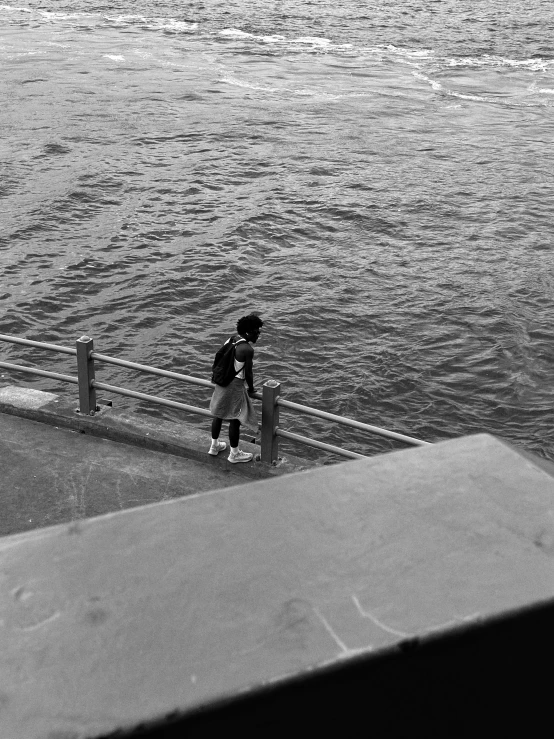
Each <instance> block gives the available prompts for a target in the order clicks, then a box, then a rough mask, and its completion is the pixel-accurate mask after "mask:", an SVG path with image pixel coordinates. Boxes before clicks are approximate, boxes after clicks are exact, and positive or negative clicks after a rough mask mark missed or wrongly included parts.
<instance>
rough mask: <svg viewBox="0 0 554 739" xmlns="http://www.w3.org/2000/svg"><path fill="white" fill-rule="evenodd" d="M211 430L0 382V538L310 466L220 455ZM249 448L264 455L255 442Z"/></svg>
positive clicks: (242, 444) (294, 462) (244, 444)
mask: <svg viewBox="0 0 554 739" xmlns="http://www.w3.org/2000/svg"><path fill="white" fill-rule="evenodd" d="M2 411H3V412H2ZM32 419H37V420H32ZM37 421H41V423H39V422H37ZM206 426H207V429H206V430H205V431H200V430H198V429H197V428H194V427H192V426H189V425H188V424H186V423H183V424H172V423H168V422H165V421H162V420H156V419H153V420H150V419H148V418H146V419H144V418H140V417H138V416H137V414H133V413H117V412H115V411H113V410H112V409H110V408H106V407H104V408H103V410H102V411H101V412H100V413H98V414H96V415H95V416H94V417H87V416H85V417H82V416H80V415H79V414H77V413H76V412H75V408H74V404H72V403H68V402H67V401H64V400H62V399H61V398H59V397H58V396H56V395H53V394H52V393H43V392H41V391H37V390H32V389H28V388H18V387H4V388H0V508H1V511H2V513H1V515H0V536H5V535H7V534H14V533H18V532H21V531H26V530H30V529H34V528H37V527H42V526H50V525H53V524H57V523H63V522H68V521H73V520H78V519H81V518H86V517H92V516H98V515H101V514H105V513H110V512H112V511H117V510H123V509H125V508H129V507H132V506H137V505H145V504H147V503H158V502H161V501H164V500H168V499H170V498H176V497H179V496H183V495H191V494H195V493H201V492H205V491H207V490H214V489H218V488H224V487H229V486H232V485H238V484H240V483H243V482H245V481H247V480H249V479H251V478H255V479H256V478H260V477H268V476H271V475H276V474H284V473H285V472H290V471H291V470H293V469H300V468H301V464H300V460H298V461H290V460H287V461H283V462H281V463H280V464H278V465H277V466H275V467H272V466H268V465H263V464H261V463H260V462H249V463H248V464H240V465H233V464H230V463H229V462H228V461H227V456H228V452H222V453H221V454H219V455H218V456H217V457H211V456H210V455H209V454H207V449H208V447H209V443H210V434H209V424H208V423H207V424H206ZM222 438H223V437H222ZM114 439H115V440H116V441H114ZM119 442H123V443H119ZM241 447H242V448H244V449H248V450H249V451H252V452H253V453H254V454H259V447H258V446H257V445H255V444H250V443H248V442H242V441H241ZM304 464H306V463H304Z"/></svg>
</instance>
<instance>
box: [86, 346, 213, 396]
mask: <svg viewBox="0 0 554 739" xmlns="http://www.w3.org/2000/svg"><path fill="white" fill-rule="evenodd" d="M90 357H91V359H97V360H98V361H99V362H105V363H106V364H115V365H118V366H119V367H126V368H127V369H136V370H140V371H141V372H148V373H149V374H151V375H159V376H160V377H170V378H171V379H173V380H183V381H184V382H188V383H190V384H191V385H202V386H203V387H209V388H213V382H210V381H209V380H202V379H201V378H200V377H193V376H192V375H182V374H181V373H180V372H171V371H170V370H164V369H158V368H157V367H150V366H149V365H148V364H138V363H137V362H129V361H127V360H126V359H116V358H115V357H109V356H108V355H107V354H99V353H98V352H91V353H90Z"/></svg>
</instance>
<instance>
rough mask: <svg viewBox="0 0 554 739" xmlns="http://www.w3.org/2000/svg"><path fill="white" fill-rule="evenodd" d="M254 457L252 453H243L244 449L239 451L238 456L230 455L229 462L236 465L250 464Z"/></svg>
mask: <svg viewBox="0 0 554 739" xmlns="http://www.w3.org/2000/svg"><path fill="white" fill-rule="evenodd" d="M253 456H254V455H253V454H250V452H243V451H242V449H239V450H238V452H237V453H236V454H233V452H231V454H229V457H228V459H229V462H231V463H232V464H236V463H237V462H250V460H251V459H252V457H253Z"/></svg>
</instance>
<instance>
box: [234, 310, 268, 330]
mask: <svg viewBox="0 0 554 739" xmlns="http://www.w3.org/2000/svg"><path fill="white" fill-rule="evenodd" d="M263 325H264V322H263V321H262V319H261V318H260V317H259V316H258V315H256V313H249V315H247V316H243V317H242V318H239V320H238V321H237V332H238V333H239V334H248V333H250V332H251V331H256V329H259V328H261V327H262V326H263Z"/></svg>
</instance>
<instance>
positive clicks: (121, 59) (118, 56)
mask: <svg viewBox="0 0 554 739" xmlns="http://www.w3.org/2000/svg"><path fill="white" fill-rule="evenodd" d="M103 58H104V59H112V61H114V62H124V61H125V57H124V56H121V54H104V55H103Z"/></svg>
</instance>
